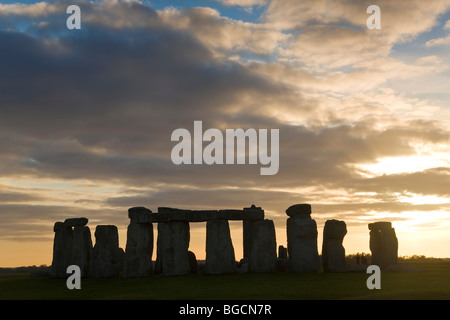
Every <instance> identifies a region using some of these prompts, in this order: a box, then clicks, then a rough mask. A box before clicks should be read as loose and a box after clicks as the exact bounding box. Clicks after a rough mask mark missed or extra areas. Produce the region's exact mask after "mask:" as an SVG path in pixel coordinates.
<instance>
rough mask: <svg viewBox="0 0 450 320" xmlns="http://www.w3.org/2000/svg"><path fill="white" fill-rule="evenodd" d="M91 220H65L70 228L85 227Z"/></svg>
mask: <svg viewBox="0 0 450 320" xmlns="http://www.w3.org/2000/svg"><path fill="white" fill-rule="evenodd" d="M88 222H89V220H88V219H87V218H68V219H66V220H64V224H65V225H66V226H68V227H83V226H85V225H87V224H88Z"/></svg>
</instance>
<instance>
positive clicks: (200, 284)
mask: <svg viewBox="0 0 450 320" xmlns="http://www.w3.org/2000/svg"><path fill="white" fill-rule="evenodd" d="M415 265H416V266H418V267H421V268H423V269H425V270H426V271H425V272H420V273H393V272H382V274H381V289H380V290H376V289H374V290H369V289H367V287H366V280H367V278H368V277H369V274H366V273H340V274H327V273H315V274H305V273H271V274H232V275H220V276H207V275H190V276H181V277H164V276H152V277H149V278H113V279H82V280H81V290H69V289H67V287H66V283H65V279H54V278H50V277H30V276H29V275H28V274H26V273H4V274H0V299H2V300H4V299H8V300H9V299H12V300H16V299H19V300H30V299H31V300H34V299H52V300H53V299H88V300H91V299H94V300H97V299H108V300H109V299H120V300H122V299H123V300H126V299H152V300H155V299H156V300H158V299H160V300H175V299H182V300H197V299H200V300H212V299H220V300H222V299H224V300H253V299H258V300H264V299H268V300H293V299H295V300H298V299H308V300H310V299H383V300H386V299H388V300H390V299H402V300H410V299H433V300H436V299H446V300H447V299H449V300H450V263H448V262H446V263H434V264H420V263H418V264H415Z"/></svg>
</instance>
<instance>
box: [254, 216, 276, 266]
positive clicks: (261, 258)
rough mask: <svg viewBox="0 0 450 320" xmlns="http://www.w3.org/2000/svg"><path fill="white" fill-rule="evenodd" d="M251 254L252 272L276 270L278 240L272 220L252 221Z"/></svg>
mask: <svg viewBox="0 0 450 320" xmlns="http://www.w3.org/2000/svg"><path fill="white" fill-rule="evenodd" d="M251 237H252V238H251V241H250V256H249V271H250V272H274V271H275V268H276V262H277V251H276V250H277V249H276V248H277V242H276V236H275V226H274V224H273V221H272V220H268V219H266V220H260V221H253V222H252V223H251Z"/></svg>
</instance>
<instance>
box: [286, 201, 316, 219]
mask: <svg viewBox="0 0 450 320" xmlns="http://www.w3.org/2000/svg"><path fill="white" fill-rule="evenodd" d="M286 214H287V215H288V216H289V217H299V218H306V219H309V218H310V217H309V216H310V215H311V205H310V204H307V203H302V204H294V205H292V206H290V207H289V208H287V209H286Z"/></svg>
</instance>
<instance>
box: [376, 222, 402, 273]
mask: <svg viewBox="0 0 450 320" xmlns="http://www.w3.org/2000/svg"><path fill="white" fill-rule="evenodd" d="M369 230H370V251H372V264H375V265H377V266H379V267H380V268H381V269H384V268H386V267H387V266H391V265H396V264H397V258H398V240H397V236H396V234H395V229H394V228H392V224H391V223H390V222H375V223H370V224H369Z"/></svg>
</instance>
